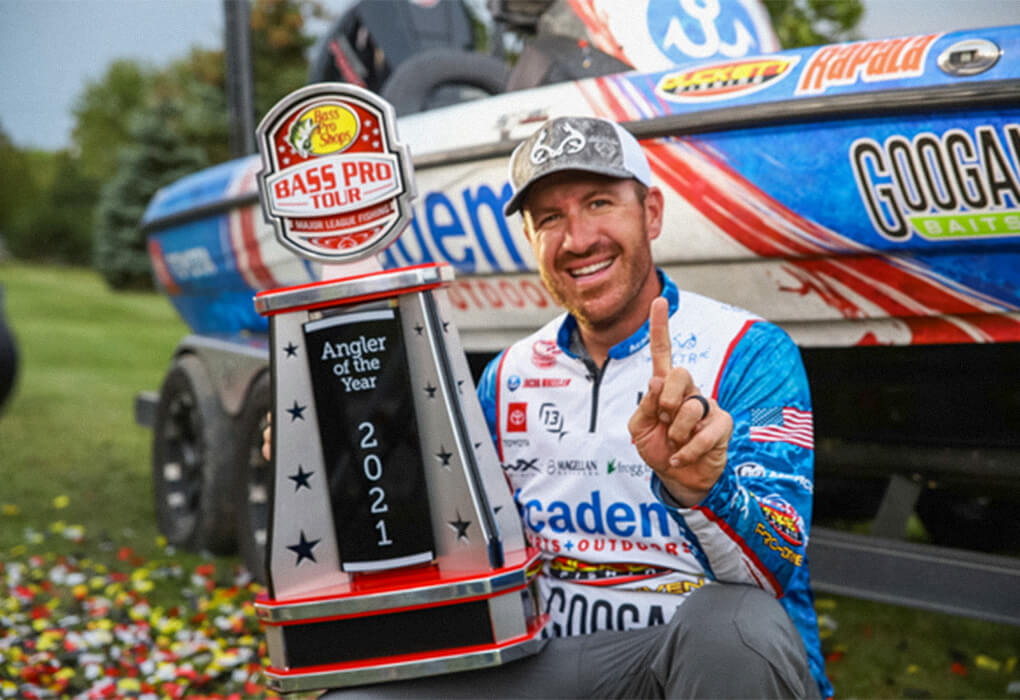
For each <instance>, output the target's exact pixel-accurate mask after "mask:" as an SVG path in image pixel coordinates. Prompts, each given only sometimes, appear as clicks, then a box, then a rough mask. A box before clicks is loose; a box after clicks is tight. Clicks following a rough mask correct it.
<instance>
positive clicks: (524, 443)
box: [503, 438, 531, 449]
mask: <svg viewBox="0 0 1020 700" xmlns="http://www.w3.org/2000/svg"><path fill="white" fill-rule="evenodd" d="M503 447H506V448H510V449H512V448H520V447H531V441H530V440H528V439H527V438H503Z"/></svg>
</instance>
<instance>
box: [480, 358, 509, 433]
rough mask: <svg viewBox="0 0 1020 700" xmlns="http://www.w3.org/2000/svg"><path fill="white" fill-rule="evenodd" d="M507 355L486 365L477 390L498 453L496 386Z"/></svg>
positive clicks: (493, 359)
mask: <svg viewBox="0 0 1020 700" xmlns="http://www.w3.org/2000/svg"><path fill="white" fill-rule="evenodd" d="M505 354H506V350H504V351H503V352H501V353H499V354H498V355H496V356H495V357H494V358H492V359H491V360H489V364H487V365H485V369H484V370H483V371H482V376H481V377H479V379H478V387H477V389H476V392H477V394H478V402H479V403H480V404H481V405H482V413H483V414H484V415H485V423H486V425H488V426H489V435H490V437H492V442H493V444H494V445H496V452H497V453H499V433H498V428H497V426H498V425H499V424H498V422H497V421H498V417H497V406H496V402H497V400H498V394H497V392H496V388H497V387H496V384H497V382H498V381H499V365H500V363H502V361H503V356H504V355H505Z"/></svg>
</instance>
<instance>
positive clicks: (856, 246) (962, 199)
mask: <svg viewBox="0 0 1020 700" xmlns="http://www.w3.org/2000/svg"><path fill="white" fill-rule="evenodd" d="M974 41H982V42H990V43H991V44H993V45H994V46H997V47H998V48H999V49H1000V50H1001V56H1000V57H999V59H998V61H997V62H996V63H995V64H994V65H993V66H992V67H991V68H988V69H987V70H986V71H984V72H983V73H981V74H980V75H976V76H964V77H958V76H953V75H949V74H947V73H946V72H944V71H943V70H942V69H940V68H939V65H938V64H939V59H940V57H942V58H943V59H944V58H945V55H947V52H949V53H952V51H954V50H956V49H954V47H960V46H963V47H964V48H966V46H967V44H966V42H974ZM1018 55H1020V28H1018V27H1001V28H994V29H987V30H974V31H967V32H953V33H947V34H930V35H922V36H918V37H907V38H903V39H888V40H881V41H864V42H854V43H848V44H837V45H832V46H823V47H818V48H807V49H797V50H790V51H783V52H779V53H773V54H768V55H761V56H758V57H746V56H745V57H743V58H738V59H732V60H726V61H719V60H713V61H710V62H708V63H705V62H702V63H697V64H687V65H677V66H673V67H670V68H669V69H667V70H659V71H654V72H647V73H640V72H633V73H625V74H621V75H615V76H608V77H600V78H593V79H588V80H584V81H579V82H574V83H563V84H558V85H552V86H547V87H541V88H535V89H531V90H528V91H526V92H522V93H508V94H503V95H497V96H493V97H490V98H487V99H485V100H479V101H476V102H470V103H464V104H461V105H456V106H453V107H448V108H445V109H439V110H432V111H430V112H425V113H421V114H417V115H411V116H408V117H404V118H402V119H401V120H400V121H399V124H398V127H399V130H400V132H401V137H402V138H403V139H404V140H405V141H406V142H407V143H408V144H409V147H410V150H411V153H412V156H413V158H414V159H415V170H416V173H417V181H418V192H419V195H418V199H417V201H416V203H415V205H414V212H415V216H414V219H413V221H412V223H411V225H410V226H409V227H408V228H407V230H406V231H405V232H404V234H403V235H402V236H401V237H400V238H399V239H398V240H397V242H396V243H395V244H394V245H393V246H391V247H390V248H389V249H388V250H387V251H385V252H384V253H383V254H381V256H380V259H381V261H382V262H383V264H384V266H385V267H396V266H404V265H411V264H417V263H422V262H429V261H445V262H448V263H450V264H451V265H453V266H454V268H455V269H456V270H457V273H458V278H459V279H458V282H457V283H456V284H455V285H454V286H453V287H452V289H451V299H452V301H453V303H454V305H455V308H456V310H457V313H458V319H457V321H458V324H459V326H460V328H461V329H462V334H463V336H464V339H465V345H466V346H467V347H468V349H469V350H486V351H495V350H499V349H501V348H503V347H505V346H506V345H507V344H508V343H509V342H511V341H512V340H514V339H516V338H519V337H521V335H524V334H525V333H527V332H530V330H532V329H534V328H535V327H536V326H538V325H540V324H541V323H542V322H545V321H546V320H548V319H550V318H552V316H553V315H555V314H556V313H557V309H556V307H555V305H554V304H553V302H552V300H551V299H550V298H549V296H548V295H547V294H546V293H545V292H544V290H543V289H542V287H541V284H540V282H539V280H538V277H537V274H536V273H535V270H536V266H535V261H534V259H533V257H532V255H531V252H530V250H529V249H528V246H527V244H526V242H525V241H524V239H523V236H522V235H521V233H520V222H519V220H518V219H517V218H516V217H515V218H512V219H510V220H507V219H505V218H504V217H503V216H502V214H501V213H500V212H501V210H502V204H503V202H505V201H506V199H507V198H508V197H509V194H510V189H509V184H508V182H507V174H506V156H507V154H508V153H509V150H510V149H511V148H512V146H513V145H514V144H515V143H516V142H517V141H518V140H519V139H520V138H523V137H524V136H526V135H527V134H529V133H530V132H531V131H532V130H533V129H534V128H535V127H536V125H537V123H539V122H541V121H542V120H544V119H546V118H549V117H554V116H557V115H562V114H594V115H599V116H605V117H610V118H613V119H616V120H618V121H620V122H622V123H625V124H626V126H628V128H631V129H632V130H633V131H634V132H635V133H636V134H637V135H638V137H639V139H640V140H641V141H642V144H643V146H644V147H645V149H646V152H647V154H648V156H649V159H650V161H651V164H652V170H653V176H654V178H655V181H656V184H657V185H658V186H659V187H661V188H662V189H663V191H664V193H665V195H666V199H667V203H666V212H667V216H668V224H669V225H668V226H667V227H666V228H667V230H668V232H669V233H668V234H667V235H664V236H662V237H660V239H659V240H658V241H656V244H655V248H654V252H655V255H656V259H657V261H658V263H659V264H660V265H661V266H662V267H663V268H664V269H665V270H666V271H667V272H668V273H669V274H670V275H672V276H673V277H674V278H675V279H676V280H677V281H678V284H679V285H680V286H681V287H683V288H685V289H690V290H692V291H696V292H698V293H702V294H705V295H706V296H710V297H713V298H718V299H722V300H724V301H728V302H730V303H733V304H736V305H738V306H741V307H744V308H748V309H750V310H752V311H754V312H755V313H758V314H760V315H762V316H763V317H765V318H768V319H769V320H771V321H774V322H776V323H778V324H780V325H781V326H782V327H783V328H784V329H786V330H787V331H788V332H789V333H790V334H791V336H792V337H793V338H794V340H795V341H797V343H798V344H800V345H813V346H852V345H862V344H897V345H909V344H926V343H975V342H1014V341H1017V340H1020V315H1018V309H1020V278H1018V274H1020V272H1018V271H1020V60H1018V59H1017V56H1018ZM257 169H258V162H257V160H256V159H255V158H250V159H242V160H239V161H234V162H230V163H226V164H223V165H221V166H218V167H216V168H212V169H210V170H207V171H204V172H202V173H199V174H197V175H195V176H193V177H191V178H185V179H183V180H181V181H178V182H177V183H175V184H173V185H171V186H170V187H168V188H165V189H164V190H162V191H161V192H160V193H159V194H158V195H157V197H156V198H155V199H154V200H153V202H152V203H151V205H150V207H149V209H148V211H147V212H146V215H145V222H146V225H147V226H148V227H149V229H150V231H151V236H150V252H151V254H152V259H153V263H154V268H155V270H156V273H157V278H158V280H159V282H160V284H161V286H162V287H163V289H164V290H165V291H166V292H167V293H168V294H169V296H170V298H171V300H172V301H173V303H174V304H175V306H176V307H177V309H178V310H179V311H180V313H181V315H182V316H183V317H184V319H185V320H186V321H187V322H188V324H189V325H190V326H191V327H192V329H194V330H195V331H197V332H222V333H236V332H239V331H254V332H262V331H264V330H265V326H264V320H263V319H261V318H260V317H258V316H257V314H255V313H254V311H253V310H252V308H251V296H252V294H253V293H254V292H256V291H259V290H261V289H266V288H272V287H275V286H283V285H290V284H298V283H301V282H306V281H311V280H314V279H317V278H318V277H319V276H320V275H321V271H320V270H319V267H318V266H317V265H315V264H311V263H307V262H305V261H302V260H300V259H298V258H296V257H295V256H293V255H291V254H289V253H287V252H286V251H285V250H284V249H283V248H282V247H280V246H279V245H278V244H277V243H276V242H275V241H274V240H273V237H272V232H271V228H270V227H269V226H267V225H266V224H265V223H264V222H263V220H262V217H261V215H260V213H259V211H258V203H257V200H256V194H255V184H254V174H255V171H256V170H257ZM231 203H233V204H236V205H238V206H230V204H231ZM203 211H205V212H208V215H205V216H202V212H203ZM189 212H190V214H189ZM196 215H197V216H198V217H199V218H193V217H194V216H196Z"/></svg>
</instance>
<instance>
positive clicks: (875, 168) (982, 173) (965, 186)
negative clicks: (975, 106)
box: [850, 124, 1020, 241]
mask: <svg viewBox="0 0 1020 700" xmlns="http://www.w3.org/2000/svg"><path fill="white" fill-rule="evenodd" d="M1000 129H1001V131H1000ZM1000 129H996V127H994V126H991V125H982V126H978V127H977V128H976V129H974V131H973V133H969V132H967V131H964V130H963V129H949V130H948V131H945V132H943V133H942V134H935V133H931V132H925V133H921V134H917V135H916V136H914V137H913V138H912V139H908V138H907V137H906V136H901V135H899V134H896V135H893V136H890V137H889V138H887V139H886V140H885V141H884V142H883V143H880V142H878V141H876V140H875V139H872V138H860V139H857V140H856V141H854V142H853V144H852V145H851V146H850V163H851V165H852V167H853V171H854V177H855V178H856V180H857V188H858V191H859V192H860V195H861V201H863V203H864V205H865V207H866V209H867V211H868V216H869V217H870V218H871V222H872V223H873V224H874V226H875V230H877V231H878V232H879V233H881V234H882V235H883V236H885V237H886V238H890V239H892V240H895V241H904V240H906V239H908V238H909V237H910V236H911V234H912V233H914V232H916V233H918V234H920V235H921V236H923V237H925V238H928V239H932V240H947V239H949V240H951V239H957V238H979V237H988V236H1002V235H1013V236H1016V235H1020V125H1018V124H1006V125H1005V126H1003V127H1000Z"/></svg>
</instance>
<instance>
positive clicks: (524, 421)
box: [506, 401, 528, 433]
mask: <svg viewBox="0 0 1020 700" xmlns="http://www.w3.org/2000/svg"><path fill="white" fill-rule="evenodd" d="M506 431H507V432H508V433H526V432H528V404H527V402H524V401H520V402H514V401H512V402H510V403H509V404H508V405H507V409H506Z"/></svg>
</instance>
